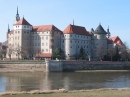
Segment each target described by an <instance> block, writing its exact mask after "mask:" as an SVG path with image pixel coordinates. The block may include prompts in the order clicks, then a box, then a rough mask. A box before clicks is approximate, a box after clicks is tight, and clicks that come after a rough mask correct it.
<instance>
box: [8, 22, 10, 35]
mask: <svg viewBox="0 0 130 97" xmlns="http://www.w3.org/2000/svg"><path fill="white" fill-rule="evenodd" d="M9 32H10V29H9V24H8V33H9Z"/></svg>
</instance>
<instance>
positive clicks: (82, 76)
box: [0, 72, 130, 92]
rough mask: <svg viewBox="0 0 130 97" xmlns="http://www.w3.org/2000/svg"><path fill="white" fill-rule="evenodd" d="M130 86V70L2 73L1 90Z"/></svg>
mask: <svg viewBox="0 0 130 97" xmlns="http://www.w3.org/2000/svg"><path fill="white" fill-rule="evenodd" d="M62 88H63V89H66V90H80V89H82V90H83V89H99V88H130V72H60V73H58V72H52V73H44V72H23V73H21V72H20V73H0V92H6V91H30V90H53V89H62Z"/></svg>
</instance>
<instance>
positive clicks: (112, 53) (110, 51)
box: [108, 47, 116, 61]
mask: <svg viewBox="0 0 130 97" xmlns="http://www.w3.org/2000/svg"><path fill="white" fill-rule="evenodd" d="M108 54H109V55H110V56H111V61H112V60H113V59H112V58H113V56H114V55H115V54H116V49H115V48H114V47H110V48H109V49H108Z"/></svg>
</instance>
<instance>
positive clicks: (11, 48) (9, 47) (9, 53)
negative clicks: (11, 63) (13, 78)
mask: <svg viewBox="0 0 130 97" xmlns="http://www.w3.org/2000/svg"><path fill="white" fill-rule="evenodd" d="M13 52H14V48H13V46H12V45H11V44H9V45H8V48H7V54H8V56H9V59H10V60H11V55H12V53H13Z"/></svg>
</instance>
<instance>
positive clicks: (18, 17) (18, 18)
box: [14, 6, 20, 24]
mask: <svg viewBox="0 0 130 97" xmlns="http://www.w3.org/2000/svg"><path fill="white" fill-rule="evenodd" d="M19 20H20V16H19V13H18V6H17V13H16V17H15V21H14V24H15V23H17V22H18V21H19Z"/></svg>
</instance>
